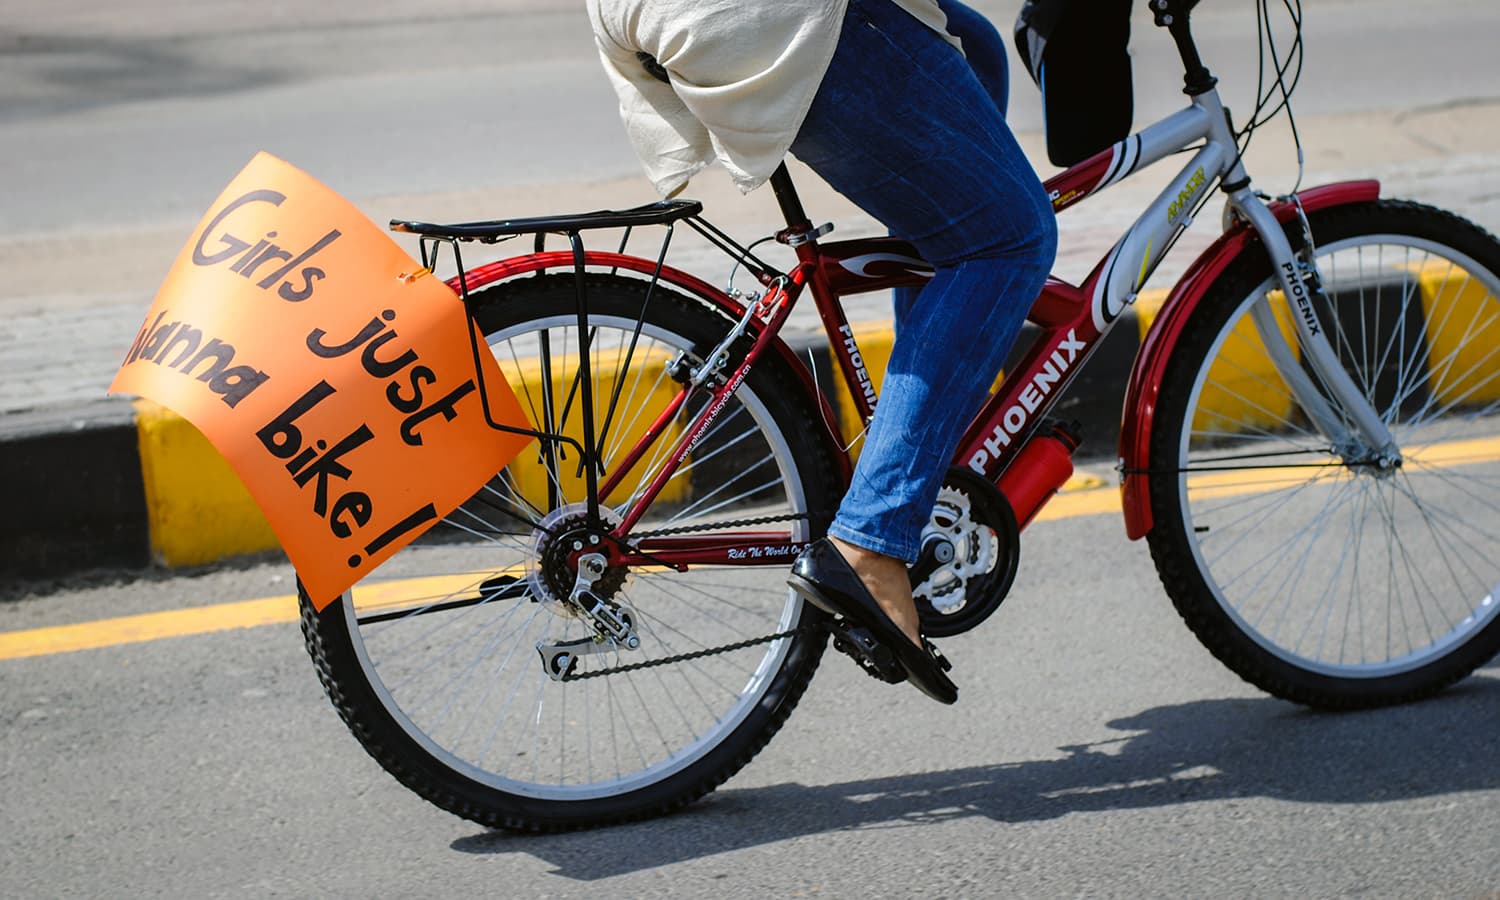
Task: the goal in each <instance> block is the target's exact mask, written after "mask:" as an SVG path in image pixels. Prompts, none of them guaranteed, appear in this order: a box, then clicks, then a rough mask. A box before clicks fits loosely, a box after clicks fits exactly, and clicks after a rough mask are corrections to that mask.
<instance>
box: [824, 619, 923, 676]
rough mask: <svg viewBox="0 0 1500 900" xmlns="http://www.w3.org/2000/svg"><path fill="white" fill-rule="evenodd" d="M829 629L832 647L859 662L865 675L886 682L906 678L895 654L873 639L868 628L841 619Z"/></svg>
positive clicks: (904, 670) (904, 671)
mask: <svg viewBox="0 0 1500 900" xmlns="http://www.w3.org/2000/svg"><path fill="white" fill-rule="evenodd" d="M831 630H832V632H833V649H835V650H837V651H839V652H840V653H843V654H844V655H846V656H848V657H850V658H851V659H853V660H854V661H855V662H857V663H859V667H860V668H861V669H864V671H865V674H866V675H869V676H870V677H871V678H874V679H876V680H878V681H884V682H886V683H887V684H900V683H901V682H903V681H905V680H906V669H904V668H902V666H901V664H900V663H899V662H897V661H896V654H895V653H894V652H892V651H891V649H890V648H889V647H886V646H884V645H882V644H881V643H880V642H879V641H877V640H875V638H874V637H872V636H871V635H870V632H869V631H868V630H866V629H864V628H861V627H859V626H857V625H850V624H849V623H848V622H846V621H844V620H843V619H840V620H838V621H837V622H835V623H834V624H833V625H832V627H831Z"/></svg>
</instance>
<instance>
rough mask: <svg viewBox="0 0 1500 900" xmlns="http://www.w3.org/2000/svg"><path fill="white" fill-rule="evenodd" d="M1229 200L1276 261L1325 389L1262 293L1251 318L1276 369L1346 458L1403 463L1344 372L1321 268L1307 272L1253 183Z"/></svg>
mask: <svg viewBox="0 0 1500 900" xmlns="http://www.w3.org/2000/svg"><path fill="white" fill-rule="evenodd" d="M1229 202H1230V204H1231V206H1233V208H1234V209H1235V210H1236V211H1237V212H1238V213H1240V215H1242V216H1244V218H1245V219H1246V220H1247V221H1248V222H1249V223H1250V226H1251V227H1252V228H1254V229H1255V231H1256V233H1257V234H1259V235H1260V238H1261V240H1262V241H1263V242H1264V243H1265V246H1266V251H1267V252H1268V253H1269V254H1270V257H1271V265H1272V267H1273V268H1274V269H1275V270H1276V279H1277V282H1278V283H1279V284H1280V285H1281V290H1282V292H1283V293H1284V294H1285V296H1286V298H1287V302H1288V304H1289V305H1290V306H1291V309H1292V320H1293V322H1294V324H1295V327H1296V333H1297V344H1298V347H1300V348H1301V350H1302V358H1303V359H1306V360H1307V362H1308V363H1309V365H1310V366H1311V368H1312V370H1313V372H1315V373H1316V374H1317V376H1318V379H1319V380H1320V381H1321V382H1322V383H1323V385H1324V386H1325V387H1326V391H1325V390H1320V389H1319V387H1318V386H1317V385H1316V384H1314V383H1313V379H1312V378H1310V377H1308V374H1307V371H1306V370H1305V369H1303V368H1302V365H1301V362H1300V360H1299V358H1298V355H1297V353H1296V351H1295V350H1293V348H1292V347H1291V346H1289V345H1288V344H1287V342H1286V340H1285V339H1284V338H1283V337H1282V334H1281V328H1280V327H1279V326H1278V325H1277V322H1276V317H1275V315H1274V314H1273V313H1272V311H1271V304H1270V302H1269V300H1268V299H1267V298H1265V297H1262V298H1260V299H1259V300H1257V301H1256V302H1255V304H1254V306H1252V307H1251V309H1250V318H1251V320H1252V321H1254V323H1255V328H1256V331H1257V332H1259V334H1260V338H1261V341H1262V342H1263V343H1264V344H1265V347H1266V351H1267V353H1268V354H1269V355H1270V358H1271V361H1272V363H1273V364H1274V365H1275V366H1276V370H1277V372H1278V373H1280V375H1281V377H1282V378H1283V379H1284V380H1285V381H1286V383H1287V386H1288V387H1290V388H1291V391H1292V395H1293V396H1294V397H1296V399H1297V402H1298V403H1300V404H1302V408H1303V409H1304V410H1306V411H1307V414H1308V416H1309V418H1311V419H1312V421H1313V424H1314V425H1315V426H1316V427H1317V428H1318V430H1319V431H1321V432H1322V433H1323V435H1324V436H1325V437H1327V438H1328V439H1329V440H1330V441H1332V443H1333V447H1334V450H1335V451H1336V452H1337V453H1338V454H1339V455H1340V456H1343V457H1344V458H1345V459H1346V460H1350V459H1357V460H1360V461H1364V462H1371V463H1376V464H1378V465H1379V466H1380V467H1381V468H1391V467H1393V466H1396V465H1399V464H1400V460H1401V454H1400V450H1399V448H1398V447H1397V446H1396V441H1395V438H1393V437H1392V436H1391V432H1390V429H1388V428H1386V425H1385V422H1384V421H1382V420H1381V418H1380V415H1379V413H1377V412H1376V411H1375V408H1374V407H1373V406H1372V405H1371V404H1370V401H1369V399H1368V398H1366V397H1365V395H1364V392H1363V391H1361V390H1360V389H1359V386H1358V385H1356V384H1355V383H1354V379H1352V378H1350V377H1349V373H1348V372H1346V371H1344V367H1343V366H1342V365H1341V364H1340V363H1339V360H1338V355H1337V354H1336V353H1335V352H1334V349H1333V345H1332V344H1331V342H1330V341H1329V339H1328V336H1327V335H1326V334H1325V333H1324V330H1323V324H1322V323H1321V322H1320V321H1319V320H1318V317H1317V315H1316V313H1315V311H1314V308H1313V304H1312V297H1311V296H1310V294H1312V293H1313V292H1314V291H1318V290H1321V287H1320V285H1321V277H1320V275H1319V273H1318V272H1317V271H1316V269H1313V270H1312V271H1308V270H1307V269H1306V268H1305V266H1304V264H1303V263H1302V262H1301V261H1300V260H1299V259H1298V258H1297V255H1296V253H1294V252H1293V250H1292V247H1291V243H1290V242H1289V241H1288V240H1287V238H1286V234H1285V233H1284V232H1283V231H1282V228H1281V223H1279V222H1277V221H1276V216H1275V214H1274V213H1272V212H1271V210H1270V208H1269V207H1267V206H1266V204H1265V203H1264V202H1262V201H1261V199H1260V198H1259V197H1257V196H1256V195H1255V194H1253V193H1252V192H1251V191H1250V189H1249V188H1248V187H1246V188H1241V189H1240V190H1238V191H1235V192H1234V193H1233V194H1232V195H1231V196H1230V198H1229ZM1330 401H1332V402H1330Z"/></svg>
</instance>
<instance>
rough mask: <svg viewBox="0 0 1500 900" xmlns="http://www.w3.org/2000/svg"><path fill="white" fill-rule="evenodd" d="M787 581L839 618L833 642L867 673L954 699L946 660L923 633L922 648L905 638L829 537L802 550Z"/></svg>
mask: <svg viewBox="0 0 1500 900" xmlns="http://www.w3.org/2000/svg"><path fill="white" fill-rule="evenodd" d="M786 582H787V584H789V585H791V588H792V590H794V591H796V592H797V593H798V594H800V595H801V596H802V598H803V599H805V600H806V601H807V602H809V603H811V604H812V605H814V606H816V607H818V608H819V609H821V610H823V611H824V612H827V613H831V614H833V615H835V616H840V617H842V619H843V621H841V622H835V623H834V625H833V633H834V640H833V645H834V647H835V648H837V649H838V650H840V651H842V652H844V653H847V654H849V655H850V656H853V657H854V658H855V660H856V661H857V662H859V664H860V665H861V666H862V667H864V668H865V670H866V671H868V672H870V673H871V674H872V675H874V676H875V677H877V678H880V679H882V680H884V681H892V682H897V681H902V680H906V681H910V682H911V683H912V685H913V686H914V687H915V688H917V690H919V691H921V692H922V693H924V694H926V695H927V696H929V697H931V698H932V699H934V700H936V701H938V702H939V703H953V702H954V701H956V700H957V699H958V686H957V685H955V684H954V683H953V681H952V679H950V678H949V677H948V676H947V675H946V674H944V673H945V672H946V671H947V670H949V669H951V668H953V667H952V665H951V664H950V663H949V662H948V660H946V659H944V658H943V655H942V654H941V653H939V652H938V651H937V648H936V647H934V646H932V644H931V642H929V641H928V640H927V639H926V638H925V637H924V638H922V646H921V647H918V646H917V645H916V644H913V643H912V642H911V641H910V640H909V639H908V638H907V637H906V634H905V633H904V632H903V631H902V630H901V629H900V627H899V626H897V625H896V623H895V622H892V621H891V618H890V616H887V615H886V614H885V610H883V609H881V608H880V604H879V603H877V602H876V601H875V598H874V597H873V596H871V594H870V591H869V589H867V588H866V587H865V584H864V582H863V581H860V580H859V575H858V574H856V573H855V571H854V569H853V568H851V567H850V566H849V563H848V561H846V560H845V559H844V555H843V554H842V553H840V552H839V550H838V548H837V547H835V546H834V545H833V543H832V542H831V541H829V540H828V539H827V538H822V539H820V540H817V541H814V542H813V543H812V544H810V545H809V546H808V548H807V549H806V550H804V551H802V555H800V556H798V557H797V561H796V562H794V563H792V573H791V575H789V576H787V580H786ZM901 676H905V677H904V678H903V677H901Z"/></svg>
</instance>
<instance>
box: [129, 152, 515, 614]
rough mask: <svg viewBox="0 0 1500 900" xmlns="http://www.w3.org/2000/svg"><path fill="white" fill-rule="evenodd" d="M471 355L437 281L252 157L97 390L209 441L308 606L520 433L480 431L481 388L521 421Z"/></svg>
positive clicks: (460, 321)
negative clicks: (147, 405)
mask: <svg viewBox="0 0 1500 900" xmlns="http://www.w3.org/2000/svg"><path fill="white" fill-rule="evenodd" d="M482 346H483V345H481V347H482ZM479 360H480V366H481V368H480V370H479V371H478V372H476V370H475V355H474V352H473V349H472V345H471V343H470V337H469V328H468V319H467V316H466V315H465V312H464V308H463V304H462V302H461V301H460V299H459V298H458V296H457V295H456V294H454V292H453V291H452V290H451V289H450V288H449V287H448V286H447V285H446V284H444V283H443V282H442V280H441V279H439V278H437V277H434V276H433V275H431V274H430V273H428V272H427V271H426V270H424V269H422V268H421V267H420V266H419V265H418V264H417V263H416V262H415V261H414V260H412V259H411V257H410V256H408V255H407V254H406V253H405V251H403V250H402V249H401V247H400V246H398V245H397V244H396V243H395V241H393V240H392V239H391V238H390V237H389V236H388V235H387V234H386V233H385V232H384V231H382V230H381V229H380V228H379V227H377V226H376V225H375V224H374V223H372V222H370V221H369V220H368V219H366V218H365V217H364V216H363V215H361V214H360V212H359V210H357V209H355V208H354V206H352V205H351V204H350V203H348V202H347V201H345V200H344V199H343V198H341V197H340V196H338V195H337V194H335V193H334V192H333V191H331V190H329V189H328V188H326V187H324V186H323V185H321V184H319V183H318V182H317V181H316V180H314V179H313V178H311V177H310V176H308V175H307V174H306V173H304V172H302V171H300V170H298V169H296V168H294V167H293V166H291V165H289V164H287V163H285V162H283V161H282V160H279V159H277V158H276V157H274V156H271V155H270V154H267V153H261V154H259V155H257V156H256V157H255V159H253V160H251V162H250V164H249V165H248V166H246V167H245V169H244V171H242V172H240V174H239V175H238V176H237V177H236V178H235V179H234V181H233V182H232V183H230V185H229V187H228V188H227V189H226V190H225V191H224V193H223V194H222V195H221V196H220V197H219V199H218V200H217V201H215V202H214V204H213V206H212V207H211V208H210V209H209V212H208V214H207V215H206V216H204V217H203V220H202V221H201V222H200V223H199V224H198V227H197V228H196V229H194V231H193V233H192V235H191V236H190V237H189V238H188V242H187V246H185V247H184V248H183V249H182V252H181V253H180V254H179V255H178V257H177V261H176V263H175V264H174V265H173V267H172V271H171V273H170V274H168V276H167V280H166V282H165V283H164V284H163V285H162V288H161V291H160V292H159V293H158V294H157V296H156V300H155V302H154V303H153V304H152V306H151V310H150V312H148V313H147V314H146V320H145V323H144V324H143V325H142V327H141V330H140V333H139V334H138V335H137V336H136V339H135V343H134V344H133V345H132V346H131V348H130V352H129V353H128V354H127V355H126V357H125V362H124V364H123V365H122V366H121V367H120V371H119V373H118V374H117V375H116V376H115V380H114V383H113V384H112V385H110V391H111V392H123V393H133V394H138V395H140V396H142V397H146V398H149V399H151V400H154V401H156V402H158V403H160V404H162V405H164V406H166V407H168V408H170V409H172V410H174V411H176V412H177V413H178V414H180V415H182V416H183V417H184V418H186V419H187V420H188V421H190V422H192V423H193V424H194V425H195V426H197V428H198V430H200V431H202V432H203V434H204V435H205V436H206V437H207V438H208V439H209V440H210V441H212V442H213V445H214V446H215V447H216V448H218V450H219V452H220V453H222V454H223V455H224V457H225V458H226V459H227V460H228V461H229V463H230V465H232V466H233V467H234V470H235V472H236V473H237V474H238V475H239V477H240V480H241V481H243V482H244V483H245V486H246V487H247V488H248V489H249V491H250V494H251V496H252V497H254V498H255V501H256V503H257V504H259V505H260V508H261V510H262V511H263V512H264V513H265V515H266V519H267V520H269V522H270V524H271V527H272V528H273V529H274V530H275V532H276V535H277V537H278V538H279V539H280V540H281V545H282V547H283V548H284V549H285V550H286V554H287V556H288V557H289V558H290V559H291V561H292V564H293V565H294V566H295V567H296V569H297V573H298V575H299V576H300V577H301V579H302V582H303V584H304V585H305V587H306V588H307V591H308V594H309V596H310V597H311V598H312V600H313V602H314V603H315V605H317V607H318V608H319V609H321V608H323V607H324V606H326V605H327V604H328V603H330V602H332V601H333V600H334V599H335V598H337V597H338V596H339V595H340V594H341V593H342V592H343V591H344V590H346V589H347V588H349V587H350V586H352V585H353V584H354V583H355V582H356V581H358V580H359V579H360V578H362V577H363V576H364V575H365V574H367V573H368V572H370V570H372V569H373V568H375V567H376V566H378V565H379V564H380V563H381V562H383V561H384V560H385V559H387V558H388V557H390V556H391V554H393V553H395V552H396V551H397V550H399V549H400V548H401V547H403V546H405V545H406V544H407V543H409V542H410V541H411V540H412V539H414V538H415V537H417V536H418V535H420V534H421V533H422V532H423V531H425V530H426V529H427V528H428V527H430V526H431V525H433V524H435V523H436V522H437V521H438V520H439V519H440V518H441V517H442V516H444V515H446V514H448V513H449V512H451V511H452V510H453V509H454V508H455V507H457V506H458V505H459V504H460V503H462V502H463V501H464V500H467V499H468V498H469V497H470V496H471V495H472V494H473V493H474V492H475V491H477V490H478V489H479V488H480V486H481V485H483V484H484V483H485V482H486V481H487V480H488V479H489V478H490V477H491V476H493V475H494V474H495V473H496V472H498V471H499V470H500V469H501V468H502V467H504V466H505V464H506V463H508V462H509V461H510V460H511V459H512V458H513V457H514V456H516V455H517V454H518V453H519V452H520V451H521V449H522V448H523V447H525V446H526V444H528V443H529V442H530V441H531V438H528V437H525V436H518V435H515V434H511V433H507V432H502V431H497V430H495V429H493V428H491V427H490V426H489V425H488V424H487V422H486V420H485V409H484V405H483V404H484V401H482V400H481V394H483V396H484V397H485V398H486V399H487V401H488V404H489V411H490V415H491V417H492V418H493V419H494V420H495V421H496V422H500V423H503V424H506V425H513V426H517V427H522V428H530V427H531V424H530V423H529V421H528V420H527V418H526V416H525V414H524V413H523V412H522V411H521V408H520V405H519V404H518V403H517V402H516V399H515V396H514V395H513V394H512V393H511V391H510V389H509V387H508V386H506V384H505V380H504V378H503V376H502V375H501V374H500V371H499V368H498V367H497V366H496V364H495V361H494V358H493V357H492V356H491V355H490V354H489V353H481V354H479ZM481 384H482V386H483V389H484V390H483V391H481V390H480V386H481Z"/></svg>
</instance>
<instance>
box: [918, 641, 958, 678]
mask: <svg viewBox="0 0 1500 900" xmlns="http://www.w3.org/2000/svg"><path fill="white" fill-rule="evenodd" d="M922 646H924V647H926V648H927V652H928V653H930V654H932V659H933V661H934V662H936V663H937V664H938V666H939V667H940V668H941V669H942V670H943V671H944V672H952V671H953V663H951V662H948V657H946V656H944V655H943V654H942V652H941V651H940V650H938V648H937V647H934V646H933V645H932V641H929V640H927V639H926V638H923V639H922Z"/></svg>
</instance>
